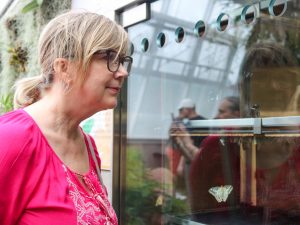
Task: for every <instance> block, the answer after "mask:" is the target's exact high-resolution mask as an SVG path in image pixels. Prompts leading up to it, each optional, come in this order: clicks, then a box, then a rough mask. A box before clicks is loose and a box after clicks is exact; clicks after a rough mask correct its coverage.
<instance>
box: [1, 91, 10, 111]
mask: <svg viewBox="0 0 300 225" xmlns="http://www.w3.org/2000/svg"><path fill="white" fill-rule="evenodd" d="M12 109H13V97H12V95H11V94H4V95H2V96H1V98H0V113H1V114H2V113H6V112H9V111H11V110H12Z"/></svg>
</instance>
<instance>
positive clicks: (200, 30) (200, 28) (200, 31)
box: [194, 20, 205, 37]
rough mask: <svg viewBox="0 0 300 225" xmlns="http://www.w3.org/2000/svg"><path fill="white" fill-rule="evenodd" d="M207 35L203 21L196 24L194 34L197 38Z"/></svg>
mask: <svg viewBox="0 0 300 225" xmlns="http://www.w3.org/2000/svg"><path fill="white" fill-rule="evenodd" d="M204 33H205V24H204V22H203V21H201V20H200V21H198V22H197V23H196V24H195V27H194V34H195V35H196V36H197V37H202V36H203V35H204Z"/></svg>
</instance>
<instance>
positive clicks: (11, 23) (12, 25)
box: [5, 16, 19, 41]
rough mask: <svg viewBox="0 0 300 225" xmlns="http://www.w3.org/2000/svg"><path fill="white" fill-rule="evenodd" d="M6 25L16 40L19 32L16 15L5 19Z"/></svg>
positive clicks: (11, 36) (10, 34) (12, 37)
mask: <svg viewBox="0 0 300 225" xmlns="http://www.w3.org/2000/svg"><path fill="white" fill-rule="evenodd" d="M5 27H6V29H7V30H8V33H9V36H10V38H11V39H12V40H14V41H15V40H16V39H17V37H18V34H19V31H18V22H17V19H16V16H14V17H10V18H7V19H6V20H5Z"/></svg>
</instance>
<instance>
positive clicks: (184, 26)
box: [120, 0, 300, 225]
mask: <svg viewBox="0 0 300 225" xmlns="http://www.w3.org/2000/svg"><path fill="white" fill-rule="evenodd" d="M150 8H151V16H150V19H149V20H148V21H146V22H143V23H140V24H137V25H134V26H131V27H129V28H128V33H129V36H130V38H131V41H132V48H133V49H132V50H133V54H132V57H133V59H134V63H133V68H132V72H131V74H130V77H129V79H128V83H127V90H126V94H127V100H126V102H127V104H126V105H125V106H126V109H125V114H124V115H126V129H125V130H126V132H125V135H126V136H125V137H126V138H125V139H126V142H124V143H126V144H124V146H123V149H122V154H121V155H122V159H121V160H120V162H121V164H120V170H121V171H122V179H121V184H120V187H121V191H120V193H121V195H122V196H121V198H120V205H121V207H120V218H121V224H130V225H134V224H147V225H148V224H205V225H212V224H213V225H221V224H222V225H227V224H228V225H229V224H230V225H232V224H238V225H244V224H245V225H254V224H255V225H267V224H268V225H275V224H276V225H289V224H290V225H292V224H293V225H294V224H300V188H299V187H300V185H299V184H300V146H299V144H300V142H299V134H300V133H299V125H300V114H299V111H300V105H299V103H300V99H299V96H300V86H299V84H300V76H299V75H300V70H299V62H300V51H299V50H300V29H299V28H300V20H299V18H300V2H299V1H297V0H290V1H289V0H264V1H255V0H251V1H241V0H202V1H194V0H185V1H180V0H172V1H171V0H159V1H152V2H151V4H150ZM125 106H124V105H123V107H125Z"/></svg>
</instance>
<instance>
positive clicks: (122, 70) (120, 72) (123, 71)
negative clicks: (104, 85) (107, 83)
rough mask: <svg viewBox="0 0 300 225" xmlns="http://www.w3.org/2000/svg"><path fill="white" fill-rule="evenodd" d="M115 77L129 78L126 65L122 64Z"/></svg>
mask: <svg viewBox="0 0 300 225" xmlns="http://www.w3.org/2000/svg"><path fill="white" fill-rule="evenodd" d="M114 75H115V77H116V78H119V77H128V72H127V69H126V68H125V66H124V65H122V64H120V66H119V69H118V70H117V71H116V72H115V74H114Z"/></svg>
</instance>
